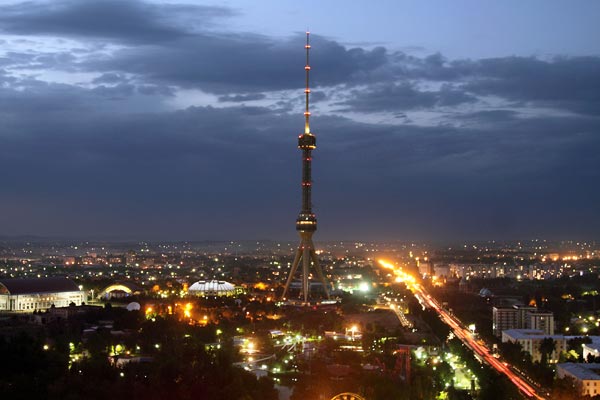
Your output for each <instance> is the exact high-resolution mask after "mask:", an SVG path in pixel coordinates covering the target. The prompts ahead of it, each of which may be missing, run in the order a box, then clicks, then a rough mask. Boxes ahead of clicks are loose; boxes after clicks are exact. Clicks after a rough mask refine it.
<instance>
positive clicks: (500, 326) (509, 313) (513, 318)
mask: <svg viewBox="0 0 600 400" xmlns="http://www.w3.org/2000/svg"><path fill="white" fill-rule="evenodd" d="M517 319H518V311H517V310H516V309H515V308H513V307H493V308H492V332H493V333H494V336H497V337H500V336H502V332H503V331H505V330H507V329H516V328H517V327H518V325H517Z"/></svg>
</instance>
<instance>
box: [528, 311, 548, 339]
mask: <svg viewBox="0 0 600 400" xmlns="http://www.w3.org/2000/svg"><path fill="white" fill-rule="evenodd" d="M527 319H528V320H529V324H528V326H527V328H529V329H538V330H540V331H542V332H544V333H545V334H546V335H554V314H553V313H551V312H542V311H536V312H529V313H528V314H527Z"/></svg>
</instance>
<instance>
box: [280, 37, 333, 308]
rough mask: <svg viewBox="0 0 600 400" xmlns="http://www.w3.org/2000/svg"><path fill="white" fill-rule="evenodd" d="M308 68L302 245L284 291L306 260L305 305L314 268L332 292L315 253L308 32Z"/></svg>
mask: <svg viewBox="0 0 600 400" xmlns="http://www.w3.org/2000/svg"><path fill="white" fill-rule="evenodd" d="M304 48H305V49H306V65H305V66H304V70H305V72H306V88H305V89H304V95H305V99H306V105H305V110H304V133H303V134H301V135H300V136H298V148H299V149H300V150H301V151H302V209H301V210H300V214H298V218H297V219H296V230H297V231H298V234H299V235H300V245H299V246H298V249H297V250H296V256H295V257H294V262H293V263H292V269H291V270H290V275H289V276H288V279H287V282H286V283H285V288H284V289H283V296H282V297H283V298H285V295H286V294H287V291H288V289H289V287H290V283H292V279H293V278H294V275H295V274H296V270H297V269H298V266H299V265H300V261H302V295H303V296H304V303H305V304H306V303H308V295H309V292H310V286H309V282H308V276H309V274H310V269H311V265H312V267H313V269H314V271H315V272H316V274H317V277H318V278H319V280H320V281H321V282H322V283H323V289H324V290H325V295H326V296H327V298H329V291H328V290H327V281H326V280H325V276H324V275H323V271H322V270H321V267H320V266H319V259H318V258H317V254H316V253H315V245H314V243H313V241H312V236H313V233H314V232H315V231H316V230H317V217H316V216H315V214H314V213H313V212H312V202H311V188H312V179H311V161H312V156H311V154H312V151H313V150H314V149H316V148H317V138H316V137H315V135H313V134H312V133H311V131H310V111H309V97H310V86H309V75H310V63H309V53H310V32H306V45H305V46H304Z"/></svg>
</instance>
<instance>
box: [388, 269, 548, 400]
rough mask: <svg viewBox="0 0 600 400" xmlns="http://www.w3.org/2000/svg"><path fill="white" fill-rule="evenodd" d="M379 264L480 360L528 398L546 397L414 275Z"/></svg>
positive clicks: (540, 398)
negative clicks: (442, 303)
mask: <svg viewBox="0 0 600 400" xmlns="http://www.w3.org/2000/svg"><path fill="white" fill-rule="evenodd" d="M379 264H380V265H381V266H382V267H384V268H386V269H390V270H392V271H393V272H394V274H395V276H396V281H397V282H404V283H405V284H406V286H407V287H408V288H409V289H410V291H411V292H412V293H413V294H414V295H415V297H416V298H417V300H418V301H419V303H421V305H422V306H424V307H427V308H432V309H434V310H435V311H436V312H437V313H438V315H439V316H440V318H441V319H442V321H444V323H446V325H448V326H449V327H450V328H451V329H452V331H453V332H454V334H455V335H456V337H457V338H459V339H460V340H461V341H462V342H463V343H464V344H465V345H466V346H467V347H468V348H469V349H471V351H473V353H475V354H476V356H477V357H478V358H479V360H481V361H483V362H485V363H486V364H488V365H489V366H490V367H492V368H493V369H495V370H496V371H498V372H499V373H501V374H504V375H506V377H507V378H508V379H509V380H510V381H511V382H512V383H513V384H514V385H515V386H516V387H517V388H518V389H519V391H520V392H521V393H523V394H524V395H525V396H527V397H528V398H531V399H538V400H542V399H544V397H542V396H540V395H539V394H538V392H537V391H536V389H535V388H534V387H533V386H531V385H530V384H529V383H527V382H526V381H525V380H524V379H523V378H521V376H519V375H518V374H516V373H515V372H513V371H512V370H511V369H510V367H509V366H508V365H507V364H505V363H503V362H501V361H499V360H498V359H497V358H496V357H494V356H493V355H492V353H491V352H490V350H489V349H488V348H487V346H485V345H482V344H480V343H478V342H477V341H476V340H475V339H474V338H473V335H472V334H471V332H470V331H469V330H468V329H467V328H466V327H465V326H463V324H462V323H461V322H460V321H459V320H458V319H456V318H455V317H454V316H453V315H451V314H450V313H448V312H447V311H446V310H444V308H442V307H441V306H440V305H439V303H438V302H437V301H436V300H435V299H434V298H433V297H431V295H429V294H428V293H427V291H426V290H425V288H423V286H421V285H420V284H419V283H418V282H416V280H415V278H414V277H412V276H411V275H409V274H407V273H405V272H403V271H402V269H401V268H398V267H396V266H395V265H393V264H391V263H389V262H386V261H383V260H379Z"/></svg>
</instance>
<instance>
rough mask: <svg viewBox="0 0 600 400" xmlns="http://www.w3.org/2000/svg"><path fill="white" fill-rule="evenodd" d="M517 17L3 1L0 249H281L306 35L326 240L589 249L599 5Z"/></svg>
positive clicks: (464, 9)
mask: <svg viewBox="0 0 600 400" xmlns="http://www.w3.org/2000/svg"><path fill="white" fill-rule="evenodd" d="M516 4H517V2H507V3H506V5H502V6H501V5H493V6H492V5H481V4H476V3H475V2H468V1H463V2H461V4H460V7H456V8H455V9H453V10H449V9H448V7H447V6H445V5H439V6H433V5H432V4H424V5H418V6H417V5H406V6H405V7H404V8H403V7H401V6H399V5H396V4H394V3H390V2H384V3H381V5H380V6H379V7H372V8H371V9H369V10H368V11H365V12H366V14H365V15H361V14H360V13H359V12H360V10H359V8H356V7H354V6H350V7H348V8H347V9H345V12H346V13H347V15H346V18H345V19H343V18H340V19H339V21H338V20H335V19H334V20H332V15H333V13H334V12H335V10H336V7H338V8H339V7H340V3H339V2H331V4H327V5H326V6H323V7H321V8H318V7H317V6H316V3H315V4H312V3H310V4H309V5H308V6H307V7H306V9H298V8H297V7H298V6H297V5H292V3H285V2H283V3H281V4H280V3H279V2H278V3H277V4H275V3H272V2H267V3H265V4H262V3H261V4H260V5H257V7H255V8H252V9H250V8H248V6H247V5H245V4H243V3H242V2H236V1H232V2H228V3H227V5H226V6H216V5H214V3H200V2H187V3H185V2H180V3H173V2H158V1H157V2H143V1H130V2H127V3H123V2H118V1H90V2H85V3H82V2H77V1H58V2H34V3H29V2H28V3H22V2H17V1H11V2H4V3H3V5H2V6H0V41H1V42H2V44H3V51H2V54H0V82H1V84H0V105H1V106H0V110H1V111H0V113H2V120H3V124H1V125H0V163H1V164H0V168H2V170H3V171H4V177H5V181H4V185H3V186H4V191H3V192H4V193H3V196H0V205H1V206H2V209H3V212H2V215H1V216H0V224H1V226H2V229H1V230H0V235H3V236H13V235H41V236H50V237H53V236H60V237H70V238H73V237H91V238H94V237H106V238H116V239H121V238H129V239H146V240H184V239H186V240H201V239H215V240H218V239H229V238H232V239H259V238H266V239H285V240H290V239H292V238H293V236H294V232H293V229H290V224H289V221H290V220H292V219H293V218H294V215H295V213H296V212H297V208H298V206H299V204H297V203H298V202H297V197H298V192H299V190H298V185H297V182H298V181H299V177H300V174H299V172H298V170H297V168H296V167H297V152H296V151H295V148H294V147H295V141H296V136H297V135H298V133H299V132H300V129H299V128H301V127H302V113H301V109H302V106H303V96H302V92H303V89H304V88H303V82H302V73H301V71H302V69H303V66H304V63H303V60H302V58H303V54H302V52H301V51H298V48H299V46H302V44H303V35H304V29H305V28H306V27H307V25H308V28H310V30H311V32H312V34H313V42H314V49H313V50H314V57H313V63H314V66H315V72H316V73H315V74H314V75H313V76H311V78H312V79H313V82H314V83H315V87H314V89H313V96H312V98H311V99H312V100H313V104H314V106H315V107H314V111H313V113H314V115H315V116H318V118H316V120H315V121H316V124H315V131H316V132H318V133H319V140H320V142H319V143H320V144H319V153H318V156H317V157H316V158H315V160H314V162H315V167H316V168H317V171H318V172H317V174H316V175H315V177H314V179H315V181H316V187H317V188H318V189H317V190H316V193H315V196H316V204H315V209H316V211H317V212H318V214H319V217H320V220H321V222H322V226H323V229H320V231H319V232H320V233H319V235H320V236H319V237H320V240H332V239H360V240H381V239H401V240H449V239H457V240H461V239H510V238H515V239H521V238H532V237H540V238H547V239H580V238H584V239H597V232H598V227H599V226H600V215H599V214H598V212H597V209H598V208H597V204H598V202H599V201H600V189H598V187H597V185H595V182H596V181H597V179H598V177H599V176H598V175H599V171H600V158H599V157H598V156H597V152H598V150H599V149H600V142H599V138H598V137H597V131H598V129H599V128H600V112H599V111H598V110H600V107H599V106H600V95H599V93H600V90H598V89H600V57H599V55H600V47H599V45H598V43H597V42H595V41H594V38H595V37H597V35H598V34H599V33H600V32H598V31H599V30H600V28H598V27H597V26H596V25H595V21H593V18H592V16H593V15H597V11H598V8H599V6H598V5H596V4H593V3H591V2H590V3H584V2H582V3H581V4H580V7H572V6H570V5H569V4H566V3H564V4H560V3H553V4H552V5H549V6H546V5H544V10H543V12H541V13H539V14H536V13H535V10H536V8H535V7H536V6H537V7H541V4H542V3H541V2H530V3H528V4H527V5H522V6H521V8H519V9H517V8H514V9H511V7H514V6H515V5H516ZM544 4H545V3H544ZM394 16H398V19H399V20H401V21H403V22H405V23H402V24H399V23H397V21H395V20H394V19H393V17H394ZM411 17H413V18H412V19H411ZM419 19H423V22H424V23H422V24H419V23H418V22H415V21H418V20H419ZM268 21H271V22H272V24H268V23H267V22H268ZM292 21H295V22H296V25H295V26H290V23H291V22H292ZM469 21H470V22H472V25H470V24H469ZM395 22H396V23H395ZM510 22H514V25H512V26H509V25H508V24H509V23H510ZM528 22H530V24H528ZM558 22H563V24H559V23H558ZM427 25H429V26H435V27H436V28H437V29H429V30H427V29H425V28H424V26H427ZM396 35H397V36H396ZM486 42H487V43H489V45H486ZM358 210H360V213H359V212H358ZM348 232H353V235H356V237H347V234H348Z"/></svg>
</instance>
